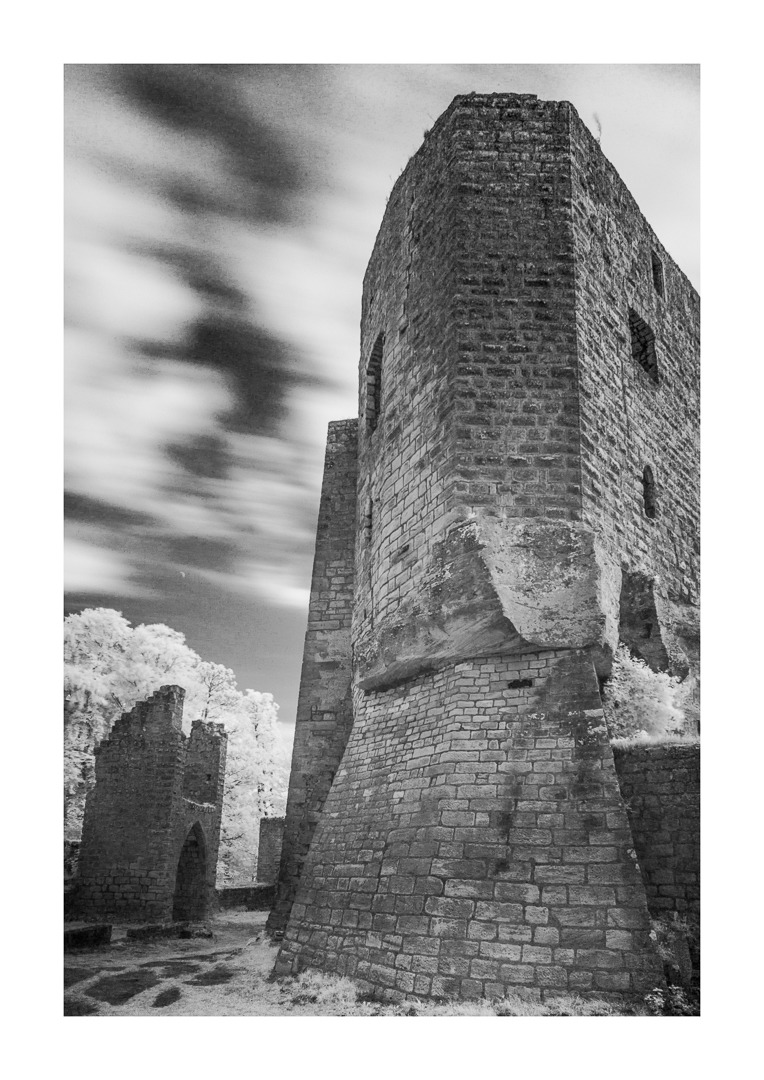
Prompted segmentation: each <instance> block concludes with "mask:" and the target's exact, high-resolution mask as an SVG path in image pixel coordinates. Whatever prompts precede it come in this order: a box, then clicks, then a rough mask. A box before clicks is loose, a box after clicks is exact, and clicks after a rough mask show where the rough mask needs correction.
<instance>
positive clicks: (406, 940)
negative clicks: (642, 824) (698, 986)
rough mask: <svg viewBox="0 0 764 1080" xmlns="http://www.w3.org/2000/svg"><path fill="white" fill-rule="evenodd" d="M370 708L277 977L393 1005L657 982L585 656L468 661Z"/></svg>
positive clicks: (312, 857)
mask: <svg viewBox="0 0 764 1080" xmlns="http://www.w3.org/2000/svg"><path fill="white" fill-rule="evenodd" d="M356 704H357V714H356V722H355V725H354V728H353V732H352V735H351V738H350V741H349V743H348V748H347V751H346V753H345V756H344V758H343V761H342V766H341V768H340V770H339V772H338V774H337V776H336V778H335V782H334V784H333V786H332V790H331V792H330V794H329V796H328V798H327V801H326V804H325V807H324V812H323V814H322V817H321V820H320V822H319V825H318V827H317V830H316V834H315V837H314V840H313V844H312V846H311V850H310V853H309V856H308V861H307V863H306V866H305V870H304V874H303V880H302V883H301V885H300V888H299V890H298V893H297V896H296V899H295V903H294V907H293V911H292V918H291V920H290V923H289V926H288V928H287V931H286V934H285V937H284V941H283V943H282V948H281V951H280V954H279V958H278V961H277V964H276V969H275V970H276V973H280V974H286V973H289V972H297V971H299V970H301V969H302V968H303V967H304V966H306V965H310V966H314V967H320V968H323V969H324V970H328V971H335V972H339V973H341V974H348V975H350V976H353V977H354V978H356V979H357V980H360V981H361V983H362V984H366V985H368V987H369V988H373V989H374V990H375V991H377V992H379V993H382V994H383V995H385V996H388V997H392V998H396V997H397V998H401V997H404V996H406V995H409V994H412V995H427V996H434V997H449V998H450V997H467V998H470V997H473V998H474V997H480V996H489V997H490V996H500V995H502V994H503V993H504V992H505V991H506V990H508V989H510V988H511V989H516V988H524V992H527V993H528V994H529V995H530V996H536V997H538V996H543V993H544V992H545V991H548V990H565V989H569V990H578V991H587V990H592V989H593V990H599V991H605V992H607V991H615V992H618V993H629V992H635V991H641V990H645V989H648V988H650V987H652V986H654V985H656V983H657V982H660V979H661V974H660V965H659V964H658V962H657V960H656V959H655V958H654V957H653V955H652V954H651V952H650V950H649V947H648V942H647V935H648V931H649V922H648V912H647V907H646V903H645V894H644V889H643V888H642V884H641V880H640V877H639V871H638V869H637V864H636V861H635V855H634V849H633V841H632V838H631V832H630V829H629V824H628V819H627V816H626V811H625V809H624V806H623V803H622V801H621V798H620V793H619V789H618V782H617V779H616V775H615V769H614V765H613V757H612V752H611V750H610V746H609V743H608V740H607V733H606V731H605V726H604V721H603V717H602V711H601V708H600V707H599V695H598V691H597V681H596V677H595V673H594V669H593V667H592V664H591V661H590V660H589V659H588V658H587V657H586V655H585V654H581V653H571V652H549V653H545V654H537V653H534V654H528V655H525V656H522V657H511V658H510V657H502V656H498V657H487V658H483V659H476V660H472V661H466V662H463V663H460V664H457V665H454V666H452V667H450V668H445V669H443V670H441V671H439V672H436V673H434V674H431V675H425V676H420V677H418V678H416V679H412V680H411V681H409V682H408V683H405V684H403V685H400V686H397V687H394V688H392V689H390V690H388V691H382V692H377V693H368V694H365V695H364V694H363V693H360V694H359V696H358V699H357V703H356Z"/></svg>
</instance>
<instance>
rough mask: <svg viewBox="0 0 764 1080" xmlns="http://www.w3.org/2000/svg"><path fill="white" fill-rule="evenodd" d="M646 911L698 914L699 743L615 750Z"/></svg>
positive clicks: (693, 918) (695, 916)
mask: <svg viewBox="0 0 764 1080" xmlns="http://www.w3.org/2000/svg"><path fill="white" fill-rule="evenodd" d="M614 755H615V764H616V770H617V772H618V780H619V783H620V785H621V792H622V794H623V798H624V801H625V803H626V808H627V810H628V813H629V821H630V823H631V830H632V834H633V836H634V847H635V848H636V851H637V857H638V859H639V866H640V869H641V871H642V876H643V878H644V882H645V888H646V890H647V903H648V906H649V908H650V913H651V914H652V915H653V916H655V917H656V918H657V917H660V916H662V915H666V914H667V913H669V914H670V913H671V912H673V911H675V912H677V913H678V914H680V915H682V916H683V917H686V918H688V919H690V921H693V922H697V921H698V919H699V918H700V747H699V746H698V745H697V744H696V745H690V746H681V745H671V744H669V745H666V746H660V745H657V746H629V747H616V748H615V750H614Z"/></svg>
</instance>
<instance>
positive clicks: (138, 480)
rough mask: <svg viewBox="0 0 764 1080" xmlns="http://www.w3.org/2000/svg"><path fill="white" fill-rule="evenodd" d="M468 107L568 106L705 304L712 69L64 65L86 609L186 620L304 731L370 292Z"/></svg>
mask: <svg viewBox="0 0 764 1080" xmlns="http://www.w3.org/2000/svg"><path fill="white" fill-rule="evenodd" d="M472 90H475V91H479V92H481V91H482V92H485V91H514V92H519V93H535V94H538V96H539V97H541V98H549V99H557V100H568V101H571V102H572V103H573V104H574V105H575V107H576V109H577V110H578V112H579V114H580V116H581V118H582V119H583V121H584V122H585V123H586V124H587V125H588V126H589V127H590V128H591V130H592V131H593V132H594V133H595V135H598V136H599V137H600V140H601V145H602V148H603V150H604V152H605V154H606V155H607V157H608V158H609V159H610V160H611V161H612V162H613V164H614V165H615V166H616V168H617V169H618V170H619V172H620V174H621V176H622V177H623V179H624V180H625V182H626V184H627V186H628V187H629V188H630V190H631V191H632V194H633V195H634V196H635V198H636V200H637V202H638V203H639V205H640V207H641V209H642V211H643V213H644V214H645V215H646V217H647V219H648V220H649V221H650V223H651V224H652V225H653V227H654V228H655V230H656V232H657V233H658V235H659V236H660V237H661V240H662V241H663V242H664V244H665V245H666V247H667V249H668V250H669V252H670V253H671V254H672V255H673V257H674V258H675V260H676V261H677V262H678V264H679V266H680V267H681V268H682V269H683V270H684V271H685V273H686V274H687V275H688V277H689V278H690V280H691V281H692V282H693V284H694V285H695V286H696V287H697V288H699V285H700V283H699V272H698V216H699V211H698V204H699V180H698V171H699V148H698V142H699V69H698V68H697V67H696V66H693V65H620V66H599V65H583V64H579V65H562V66H560V65H536V66H532V65H516V66H494V65H434V64H430V65H403V66H398V65H381V66H376V65H311V66H306V65H294V66H293V65H165V66H162V65H126V66H121V65H107V66H98V65H70V66H68V68H67V70H66V91H65V104H66V207H67V210H66V213H67V224H66V243H65V248H66V308H67V349H66V451H65V455H66V456H65V463H66V522H67V526H66V590H67V592H66V611H67V612H70V611H80V610H82V609H83V608H85V607H91V606H108V607H114V608H117V609H118V610H120V611H122V612H123V614H124V615H125V616H126V617H127V618H128V619H130V620H131V622H133V623H134V624H137V623H141V622H144V623H145V622H163V623H167V624H168V625H170V626H172V627H174V628H175V629H177V630H180V631H182V632H183V633H184V634H185V635H186V638H187V641H188V643H189V645H190V646H191V647H192V648H194V649H196V650H197V652H199V653H200V654H201V655H202V656H203V657H204V658H205V659H207V660H214V661H216V662H219V663H224V664H226V665H227V666H229V667H232V668H233V669H234V671H235V673H236V676H237V680H238V683H239V686H240V687H241V688H242V689H244V688H245V687H253V688H254V689H257V690H264V691H270V692H271V693H273V694H274V696H275V697H276V700H277V701H278V702H279V703H280V705H281V708H282V719H283V720H285V721H286V722H288V723H291V722H292V721H293V719H294V710H295V705H296V697H297V689H298V684H299V671H300V662H301V656H302V639H303V635H304V632H305V622H306V616H307V601H308V589H309V584H310V571H311V564H312V556H313V536H314V526H315V520H316V516H317V513H318V500H319V494H320V484H321V472H322V464H323V452H324V439H325V433H326V425H327V423H328V422H329V421H330V420H337V419H344V418H346V417H350V416H353V415H355V412H356V408H357V405H356V399H357V387H356V379H357V374H356V369H357V361H358V341H359V329H358V328H359V319H360V302H361V282H362V278H363V273H364V270H365V267H366V263H367V261H368V258H369V256H370V254H371V248H372V245H373V242H374V237H375V235H376V232H377V229H378V227H379V223H380V220H381V218H382V214H383V212H384V207H385V200H386V197H387V195H388V193H389V191H390V189H391V187H392V185H393V183H394V182H395V180H396V178H397V177H398V175H399V174H400V172H401V170H402V168H403V167H404V166H405V164H406V162H407V160H408V159H409V157H410V156H411V154H412V153H414V152H415V151H416V149H417V148H418V146H419V145H420V143H421V140H422V136H423V134H424V132H425V130H427V129H428V128H429V127H431V126H432V123H433V121H434V120H435V119H436V118H437V117H438V116H439V115H440V113H442V112H443V110H444V109H445V108H446V107H447V106H448V104H449V102H450V101H451V99H452V98H453V97H454V96H455V95H456V94H458V93H468V92H470V91H472Z"/></svg>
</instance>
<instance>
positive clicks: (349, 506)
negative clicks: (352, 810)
mask: <svg viewBox="0 0 764 1080" xmlns="http://www.w3.org/2000/svg"><path fill="white" fill-rule="evenodd" d="M357 431H358V423H357V421H356V420H344V421H340V422H337V423H333V424H330V425H329V433H328V438H327V444H326V459H325V462H324V480H323V487H322V490H321V504H320V507H319V514H318V526H317V532H316V552H315V558H314V562H313V578H312V581H311V592H310V607H309V609H308V628H307V631H306V634H305V648H304V652H303V662H302V675H301V679H300V694H299V698H298V702H297V720H296V725H295V737H294V748H293V750H292V768H291V772H290V776H289V794H288V796H287V806H286V819H285V824H284V839H283V847H282V852H281V866H280V870H279V884H278V890H277V900H276V904H275V906H274V909H273V911H272V912H271V915H270V917H269V920H268V928H269V929H270V930H278V929H281V928H282V927H283V926H284V925H285V923H286V919H287V917H288V915H289V910H290V908H291V905H292V899H293V897H294V890H295V889H296V887H297V882H298V880H299V877H300V873H301V869H302V863H303V861H304V859H305V856H306V854H307V851H308V848H309V847H310V841H311V839H312V837H313V830H314V829H315V827H316V822H317V821H318V819H319V817H320V814H321V808H322V807H323V804H324V800H325V798H326V796H327V794H328V792H329V788H330V787H331V783H332V780H333V779H334V774H335V772H336V770H337V766H338V765H339V763H340V759H341V758H342V754H343V751H344V749H345V745H346V743H347V739H348V735H349V733H350V728H351V726H352V723H353V706H352V700H351V692H350V683H351V677H352V673H351V651H352V650H351V644H350V621H351V614H352V604H353V580H354V562H353V551H354V544H355V526H356V474H357V463H356V445H357Z"/></svg>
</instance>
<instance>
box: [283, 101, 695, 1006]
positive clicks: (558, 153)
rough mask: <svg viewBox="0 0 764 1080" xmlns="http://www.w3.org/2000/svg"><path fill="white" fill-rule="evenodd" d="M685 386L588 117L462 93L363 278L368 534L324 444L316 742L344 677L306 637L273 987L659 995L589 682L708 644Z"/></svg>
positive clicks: (641, 241)
mask: <svg viewBox="0 0 764 1080" xmlns="http://www.w3.org/2000/svg"><path fill="white" fill-rule="evenodd" d="M645 260H647V261H645ZM647 269H649V276H647V277H645V271H646V270H647ZM650 290H653V292H654V293H658V294H660V299H659V300H658V299H656V297H655V296H654V295H653V292H651V291H650ZM653 346H654V350H653ZM685 354H686V355H685ZM655 355H657V358H658V367H659V376H660V377H659V378H658V380H657V381H656V380H655V379H654V375H655ZM685 360H686V368H685V367H683V365H684V364H685ZM697 374H698V373H697V297H696V294H694V291H693V290H691V289H690V288H689V286H687V284H686V282H685V281H684V279H683V278H682V276H681V274H680V273H679V271H678V270H677V269H676V268H675V267H674V266H673V264H670V260H668V258H667V257H666V256H665V251H664V250H663V248H661V247H660V245H658V244H657V241H656V240H655V238H654V236H653V234H652V232H651V231H650V230H649V227H648V226H647V225H646V223H645V222H644V220H643V219H642V218H641V215H639V211H638V209H637V208H636V205H635V204H634V201H633V199H631V196H630V195H629V194H628V192H627V191H626V189H625V187H624V186H623V184H622V183H621V181H620V180H619V179H618V177H617V175H616V174H615V171H614V170H613V169H612V166H611V165H610V164H609V163H608V162H607V161H606V159H605V158H604V156H603V154H602V152H601V150H600V148H599V146H598V145H597V144H596V142H595V141H594V140H593V139H592V138H591V137H590V136H589V135H588V133H587V132H586V131H585V129H584V127H583V125H582V124H581V122H580V120H579V119H578V117H577V116H576V114H575V110H574V109H573V108H572V106H571V105H569V104H568V103H566V102H543V101H538V99H537V98H535V97H534V96H531V95H512V94H497V95H476V94H472V95H468V96H460V97H458V98H456V99H455V100H454V101H453V102H452V104H451V106H450V107H449V108H448V109H447V110H446V112H445V113H444V114H443V116H441V117H440V118H439V119H438V121H437V122H436V123H435V125H434V126H433V129H432V131H430V132H429V133H427V135H426V136H425V140H424V143H423V145H422V147H421V148H420V150H419V151H418V152H417V153H416V154H415V155H414V157H413V158H412V159H411V161H410V162H409V163H408V165H407V166H406V168H405V170H404V171H403V173H402V175H401V176H400V178H399V180H398V181H397V183H396V185H395V187H394V188H393V191H392V193H391V196H390V200H389V202H388V206H387V209H386V212H385V215H384V219H383V221H382V225H381V227H380V231H379V234H378V236H377V240H376V243H375V246H374V251H373V253H372V257H371V260H370V263H369V267H368V270H367V273H366V277H365V280H364V291H363V302H362V319H361V356H360V367H359V421H358V427H357V455H356V459H355V460H356V461H357V477H355V476H354V477H353V480H352V485H354V489H355V491H356V506H355V514H354V515H353V517H354V521H353V523H352V526H351V514H350V511H349V510H348V508H347V502H346V501H344V500H345V499H346V498H349V497H350V495H349V493H350V490H351V486H352V485H351V480H350V473H351V470H352V465H351V463H350V448H349V445H347V444H346V451H347V454H348V459H347V460H348V464H347V475H348V480H347V483H346V484H345V486H344V487H343V489H342V490H343V492H344V494H343V495H342V496H341V497H340V496H339V495H338V494H337V493H338V490H339V485H338V481H337V478H336V476H334V475H333V474H332V470H333V466H332V464H331V463H332V462H333V461H334V455H335V454H336V453H337V452H338V450H337V447H336V443H335V444H332V443H331V442H330V448H329V450H328V452H327V472H326V474H325V481H324V493H323V494H322V513H323V506H324V501H325V500H329V499H331V498H336V500H337V505H338V509H339V517H338V522H337V529H338V534H337V537H336V539H335V541H334V547H333V548H332V547H331V546H329V545H327V543H326V539H327V536H328V533H327V530H326V526H321V527H320V529H319V538H318V543H317V550H316V569H315V571H314V585H313V590H312V595H311V618H313V613H314V611H315V612H316V613H317V614H318V617H319V618H320V617H322V616H321V613H322V612H323V611H324V609H325V606H326V605H327V604H329V603H331V602H334V603H335V604H336V605H338V608H339V609H341V610H342V612H343V615H342V619H341V620H340V625H338V626H337V627H336V630H335V631H333V633H335V632H336V634H337V637H336V638H335V637H332V638H331V640H332V642H335V641H336V644H337V647H336V649H335V647H334V645H332V646H331V648H330V649H329V651H327V653H326V655H327V656H329V655H330V657H331V661H332V663H335V664H337V665H338V667H337V669H336V670H337V672H338V673H341V680H342V685H341V689H342V691H343V693H345V694H346V696H345V697H343V698H342V701H343V702H344V703H345V704H344V706H343V708H344V707H347V711H344V712H342V718H343V719H342V724H341V725H338V726H337V727H334V726H332V727H331V728H330V735H329V737H328V738H327V739H326V740H325V741H324V743H321V742H320V741H316V742H315V743H311V742H310V730H311V722H312V721H309V719H308V718H309V715H311V714H312V712H313V710H315V711H316V712H317V713H318V714H320V715H321V716H322V718H323V715H324V710H327V711H328V712H330V713H331V715H332V719H331V721H330V723H331V724H334V723H335V716H336V715H337V714H336V711H335V710H336V705H335V704H332V702H335V701H336V700H339V689H340V685H339V682H338V683H337V684H336V685H335V686H334V687H333V688H332V689H331V691H330V690H328V689H327V684H326V683H325V682H324V683H321V682H320V680H319V678H318V674H319V670H320V669H319V667H318V665H317V658H320V652H321V649H323V648H324V647H325V646H324V644H323V641H322V640H321V639H314V638H312V637H311V636H310V634H311V631H310V628H309V635H308V637H307V638H306V651H305V661H304V668H303V687H302V688H301V698H300V700H301V703H302V702H303V701H304V702H305V704H304V705H302V704H301V708H302V710H303V711H302V713H301V714H300V715H301V716H302V724H301V721H300V719H299V718H298V726H297V739H296V742H295V757H294V761H293V775H292V779H291V782H290V796H289V806H288V809H287V830H286V836H285V853H284V856H283V858H282V864H281V875H280V898H281V906H280V907H279V908H278V910H277V913H276V914H275V915H274V918H273V921H272V923H270V924H269V925H272V926H273V927H274V928H275V927H277V926H278V927H279V928H281V927H283V926H284V923H285V921H286V916H287V913H288V911H289V906H290V904H291V903H292V900H294V903H293V905H292V910H291V916H290V918H289V921H288V925H287V926H286V930H285V932H284V938H283V942H282V947H281V951H280V954H279V958H278V961H277V965H276V970H277V972H280V973H287V972H296V971H299V970H301V969H302V968H303V967H304V966H307V965H312V966H315V967H319V968H323V969H326V970H329V971H337V972H340V973H347V974H349V975H352V976H354V977H355V978H356V979H359V980H360V981H361V982H362V983H364V984H366V985H367V986H368V987H370V988H373V989H374V990H375V991H377V992H379V993H384V994H386V995H388V996H393V997H396V996H397V997H404V996H406V995H426V996H434V997H477V996H481V995H487V996H492V995H494V994H501V993H503V992H504V991H505V990H506V989H508V988H521V989H522V990H523V992H524V993H527V994H528V995H531V996H534V995H535V996H539V995H542V994H544V993H546V992H551V991H555V990H560V989H567V990H576V991H590V990H592V991H602V992H610V993H620V994H630V993H638V992H642V991H644V990H645V989H649V988H651V987H653V986H655V985H659V984H660V983H661V981H662V979H663V974H662V968H661V964H660V962H659V961H658V958H657V957H656V955H655V953H654V952H653V950H652V948H651V943H650V940H649V937H648V933H649V914H648V907H647V896H646V892H645V885H644V884H643V880H642V877H641V875H640V872H639V868H638V865H637V852H636V845H635V842H634V838H633V837H632V833H631V827H630V825H629V820H628V817H627V813H626V809H625V805H624V802H623V799H622V797H621V792H620V788H619V785H618V780H617V778H616V773H615V766H614V759H613V754H612V750H611V748H610V745H609V742H608V739H607V732H606V730H605V725H604V722H603V717H602V709H601V701H600V697H599V693H598V683H597V675H600V676H604V675H606V674H607V672H608V671H609V667H610V658H611V657H612V653H613V650H614V649H615V647H616V644H617V642H618V640H619V632H620V631H622V632H623V635H624V636H625V638H627V639H628V640H629V641H631V642H637V643H638V645H639V647H640V648H641V650H642V653H643V654H644V655H645V657H646V658H647V659H648V660H649V661H650V662H651V663H653V664H654V665H655V666H659V667H666V666H667V665H668V666H671V667H672V669H673V670H682V669H684V670H687V669H688V668H691V667H692V665H693V663H694V661H695V659H696V657H697V640H696V639H697V630H696V625H695V622H696V604H697V594H696V576H695V561H694V560H695V553H694V544H695V542H696V536H695V529H696V525H697V506H696V502H697V483H696V475H695V473H696V471H697V461H696V457H695V456H694V455H695V439H696V428H697V405H696V403H697ZM680 414H681V415H680ZM647 466H650V468H647ZM690 474H692V476H691V477H690ZM340 517H341V521H340V520H339V518H340ZM345 526H347V529H348V531H347V532H346V531H345ZM351 527H352V528H354V530H355V536H354V541H353V540H352V539H351V537H350V530H351ZM322 530H323V531H322ZM333 552H334V555H335V558H337V559H339V560H340V562H339V563H338V564H337V565H338V567H339V574H338V578H337V582H336V583H335V582H334V580H333V579H332V576H331V574H330V573H328V572H327V571H326V569H325V568H326V566H327V565H328V564H329V562H330V559H331V557H332V553H333ZM353 570H354V574H353V572H352V571H353ZM348 582H352V587H353V589H354V596H353V597H352V598H351V597H350V594H349V593H348V591H347V589H348ZM351 608H352V626H351V627H350V629H351V631H352V632H351V633H348V634H346V635H345V636H343V634H344V632H345V629H346V626H347V625H348V624H346V622H345V621H344V620H345V618H346V616H347V613H348V612H349V611H350V610H351ZM340 626H341V629H340ZM348 664H349V665H350V666H348ZM351 668H352V671H351ZM351 678H352V686H353V712H352V715H351V713H350V711H349V703H350V697H349V692H350V686H351ZM339 679H340V674H338V680H339ZM327 702H329V704H327ZM351 727H352V730H351ZM340 729H341V736H340V734H336V733H338V732H339V731H340ZM301 730H302V734H301ZM348 733H349V738H348ZM335 735H336V737H335ZM343 749H344V753H343ZM340 758H341V763H340ZM316 777H319V778H320V779H318V780H316ZM635 827H636V826H635ZM311 837H312V842H311ZM308 846H309V850H308ZM685 884H690V883H685ZM295 888H296V891H295ZM665 895H666V896H668V895H669V894H665Z"/></svg>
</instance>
